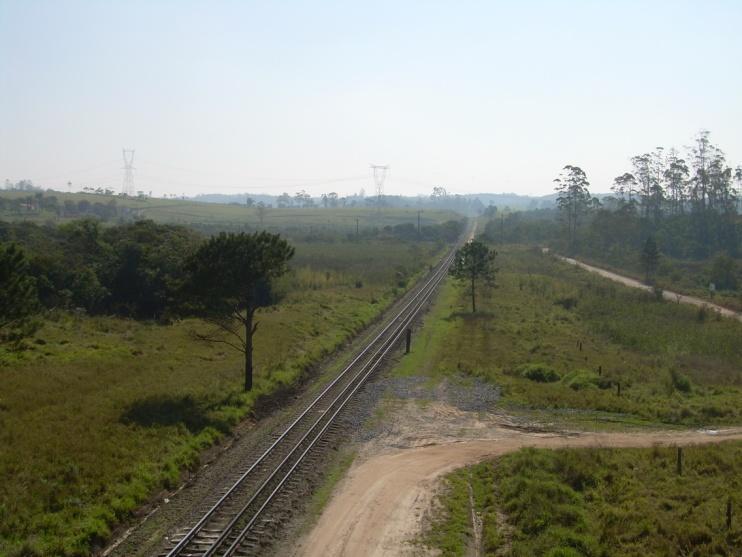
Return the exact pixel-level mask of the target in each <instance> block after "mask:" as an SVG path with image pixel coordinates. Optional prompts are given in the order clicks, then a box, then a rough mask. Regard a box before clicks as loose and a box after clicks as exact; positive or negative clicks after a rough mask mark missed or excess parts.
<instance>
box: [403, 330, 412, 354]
mask: <svg viewBox="0 0 742 557" xmlns="http://www.w3.org/2000/svg"><path fill="white" fill-rule="evenodd" d="M411 344H412V329H407V336H406V338H405V351H404V353H405V354H409V353H410V345H411Z"/></svg>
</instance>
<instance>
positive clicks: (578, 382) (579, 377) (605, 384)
mask: <svg viewBox="0 0 742 557" xmlns="http://www.w3.org/2000/svg"><path fill="white" fill-rule="evenodd" d="M562 383H564V384H565V385H566V386H567V387H569V388H570V389H573V390H575V391H581V390H583V389H588V388H592V387H600V388H601V389H607V388H609V387H610V385H611V382H610V380H609V379H605V378H603V377H601V376H599V375H598V374H597V373H595V372H594V371H590V370H588V369H576V370H574V371H570V372H569V373H568V374H567V375H565V376H564V377H563V378H562Z"/></svg>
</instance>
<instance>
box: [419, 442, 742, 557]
mask: <svg viewBox="0 0 742 557" xmlns="http://www.w3.org/2000/svg"><path fill="white" fill-rule="evenodd" d="M676 459H677V453H676V449H674V448H672V447H665V448H661V447H655V448H651V449H560V450H556V451H554V450H545V449H523V450H520V451H518V452H516V453H512V454H509V455H506V456H504V457H502V458H499V459H497V460H495V461H491V462H484V463H480V464H477V465H474V466H471V467H468V468H463V469H460V470H457V471H455V472H453V473H452V474H449V475H448V477H447V478H446V481H445V485H444V489H443V490H442V492H441V494H440V496H439V498H438V502H437V503H438V505H437V508H438V511H439V512H438V513H437V514H436V517H435V518H434V520H433V523H432V524H431V525H430V527H429V529H428V531H427V533H426V534H425V536H424V538H423V540H422V542H423V543H424V544H425V545H427V546H430V547H433V548H436V549H438V550H440V551H441V554H442V555H443V556H445V557H454V556H463V555H467V554H470V553H469V552H468V551H469V549H470V546H471V545H472V541H473V538H474V532H473V527H472V520H471V510H472V503H473V505H474V510H475V512H476V513H477V514H478V516H479V517H480V518H481V521H482V524H481V548H480V549H481V554H482V555H487V556H494V555H513V556H523V557H535V556H542V555H544V556H551V557H557V556H559V557H572V556H590V557H598V556H600V557H603V556H606V557H607V556H636V557H640V556H644V555H656V556H667V557H671V556H676V555H695V556H698V557H703V556H712V555H714V556H716V555H720V556H721V555H728V556H733V555H740V554H742V519H740V514H739V508H740V506H742V443H740V442H727V443H723V444H719V445H705V446H697V447H686V448H684V449H683V463H684V464H683V470H682V474H681V475H678V474H677V470H676V462H677V460H676ZM729 501H731V503H732V509H733V514H732V524H731V528H727V517H726V509H727V504H728V502H729Z"/></svg>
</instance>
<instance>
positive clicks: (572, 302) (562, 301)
mask: <svg viewBox="0 0 742 557" xmlns="http://www.w3.org/2000/svg"><path fill="white" fill-rule="evenodd" d="M554 305H555V306H562V307H563V308H564V309H566V310H567V311H569V310H570V309H572V308H574V307H577V298H575V297H574V296H565V297H563V298H557V299H556V300H554Z"/></svg>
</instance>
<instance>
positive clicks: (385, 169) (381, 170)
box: [371, 164, 389, 207]
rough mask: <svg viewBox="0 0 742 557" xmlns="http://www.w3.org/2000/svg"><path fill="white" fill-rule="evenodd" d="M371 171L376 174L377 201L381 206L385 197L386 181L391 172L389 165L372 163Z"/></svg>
mask: <svg viewBox="0 0 742 557" xmlns="http://www.w3.org/2000/svg"><path fill="white" fill-rule="evenodd" d="M371 171H372V172H373V175H374V184H376V203H377V204H378V206H379V207H381V199H382V198H383V197H384V181H385V180H386V176H387V174H388V173H389V166H388V165H385V166H382V165H380V164H372V165H371Z"/></svg>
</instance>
